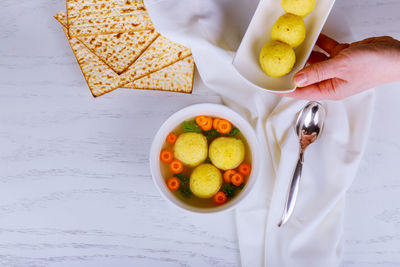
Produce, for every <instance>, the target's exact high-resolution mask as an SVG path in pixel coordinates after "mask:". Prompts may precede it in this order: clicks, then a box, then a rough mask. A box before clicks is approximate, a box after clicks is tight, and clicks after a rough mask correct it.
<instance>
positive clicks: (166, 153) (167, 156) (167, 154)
mask: <svg viewBox="0 0 400 267" xmlns="http://www.w3.org/2000/svg"><path fill="white" fill-rule="evenodd" d="M173 159H174V155H173V154H172V152H171V150H168V149H164V150H162V151H161V153H160V160H161V161H162V162H164V163H171V162H172V160H173Z"/></svg>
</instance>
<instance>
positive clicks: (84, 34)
mask: <svg viewBox="0 0 400 267" xmlns="http://www.w3.org/2000/svg"><path fill="white" fill-rule="evenodd" d="M54 17H55V18H56V19H57V20H58V21H59V22H60V23H61V24H62V26H63V30H64V32H65V35H66V36H67V38H68V41H69V43H70V45H71V48H72V50H73V52H74V54H75V56H76V59H77V61H78V63H79V66H80V67H81V70H82V73H83V75H84V76H85V79H86V81H87V83H88V85H89V88H90V90H91V92H92V94H93V96H95V97H96V96H100V95H103V94H105V93H108V92H110V91H112V90H114V89H116V88H121V87H122V88H132V89H153V90H163V91H175V92H183V93H191V92H192V87H193V74H194V60H193V57H192V55H191V51H190V49H189V48H187V47H184V46H182V45H180V44H177V43H174V42H171V41H169V40H168V39H167V38H165V37H163V36H161V35H160V34H158V33H157V31H156V30H155V29H154V26H153V24H152V23H151V20H150V17H149V15H148V13H147V11H146V7H145V6H144V4H143V0H67V13H59V14H56V15H55V16H54Z"/></svg>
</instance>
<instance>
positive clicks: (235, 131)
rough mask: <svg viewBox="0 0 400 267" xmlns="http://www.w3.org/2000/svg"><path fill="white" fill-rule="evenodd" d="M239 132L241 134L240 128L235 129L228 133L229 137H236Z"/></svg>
mask: <svg viewBox="0 0 400 267" xmlns="http://www.w3.org/2000/svg"><path fill="white" fill-rule="evenodd" d="M239 132H240V131H239V129H238V128H233V129H232V130H231V131H230V132H229V133H228V135H229V136H235V135H237V134H238V133H239Z"/></svg>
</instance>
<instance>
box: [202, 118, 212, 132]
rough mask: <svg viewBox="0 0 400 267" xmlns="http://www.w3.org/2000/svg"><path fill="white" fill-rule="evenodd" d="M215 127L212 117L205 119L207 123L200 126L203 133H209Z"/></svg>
mask: <svg viewBox="0 0 400 267" xmlns="http://www.w3.org/2000/svg"><path fill="white" fill-rule="evenodd" d="M212 127H213V121H212V118H211V117H205V122H204V124H203V126H200V128H201V129H202V130H203V131H209V130H211V128H212Z"/></svg>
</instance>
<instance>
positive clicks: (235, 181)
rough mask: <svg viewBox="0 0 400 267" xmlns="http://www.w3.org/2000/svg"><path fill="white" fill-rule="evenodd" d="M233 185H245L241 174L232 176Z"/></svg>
mask: <svg viewBox="0 0 400 267" xmlns="http://www.w3.org/2000/svg"><path fill="white" fill-rule="evenodd" d="M232 184H233V185H236V186H240V185H241V184H243V175H242V174H240V173H236V174H234V175H232Z"/></svg>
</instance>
